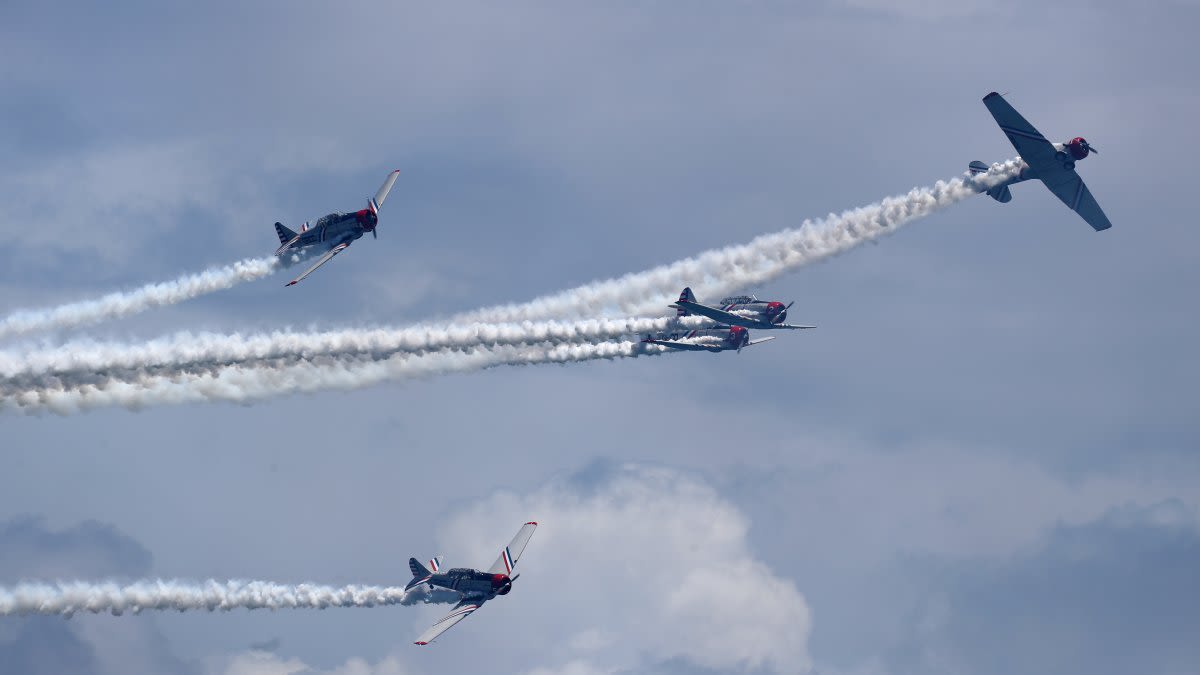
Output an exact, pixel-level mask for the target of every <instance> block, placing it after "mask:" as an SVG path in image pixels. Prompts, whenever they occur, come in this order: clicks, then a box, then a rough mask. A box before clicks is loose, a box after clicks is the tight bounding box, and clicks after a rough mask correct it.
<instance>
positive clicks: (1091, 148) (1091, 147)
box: [1083, 141, 1100, 155]
mask: <svg viewBox="0 0 1200 675" xmlns="http://www.w3.org/2000/svg"><path fill="white" fill-rule="evenodd" d="M1083 147H1085V148H1087V150H1088V152H1090V153H1092V154H1096V155H1098V154H1100V151H1099V150H1097V149H1096V147H1095V146H1094V145H1092V144H1091V143H1088V142H1087V141H1084V142H1083Z"/></svg>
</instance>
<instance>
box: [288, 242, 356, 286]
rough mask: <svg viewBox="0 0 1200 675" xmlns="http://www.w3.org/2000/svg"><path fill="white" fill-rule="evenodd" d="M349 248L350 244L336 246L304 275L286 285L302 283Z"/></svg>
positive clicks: (305, 271) (318, 259)
mask: <svg viewBox="0 0 1200 675" xmlns="http://www.w3.org/2000/svg"><path fill="white" fill-rule="evenodd" d="M349 246H350V243H349V242H342V243H340V244H338V245H337V246H334V247H333V248H331V249H329V250H328V251H326V252H325V255H323V256H321V257H320V258H317V262H315V263H313V266H312V267H310V268H308V269H306V270H304V274H301V275H300V276H298V277H296V278H295V279H292V280H291V281H289V282H287V284H285V285H287V286H295V285H296V284H298V283H300V282H301V281H303V280H304V277H306V276H308V275H310V274H312V273H313V272H316V271H317V268H318V267H320V266H321V265H324V264H325V263H327V262H329V261H330V260H333V256H335V255H337V254H339V253H341V252H342V251H345V250H346V248H347V247H349Z"/></svg>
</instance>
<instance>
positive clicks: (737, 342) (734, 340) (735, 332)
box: [725, 326, 750, 349]
mask: <svg viewBox="0 0 1200 675" xmlns="http://www.w3.org/2000/svg"><path fill="white" fill-rule="evenodd" d="M725 339H726V340H728V341H729V344H731V345H733V346H734V347H735V348H737V349H741V348H742V347H743V346H745V344H746V343H747V342H749V341H750V331H748V330H746V329H745V328H743V327H741V326H730V327H729V337H727V338H725Z"/></svg>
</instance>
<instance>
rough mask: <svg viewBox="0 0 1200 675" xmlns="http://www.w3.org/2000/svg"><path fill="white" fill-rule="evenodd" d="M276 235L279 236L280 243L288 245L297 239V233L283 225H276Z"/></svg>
mask: <svg viewBox="0 0 1200 675" xmlns="http://www.w3.org/2000/svg"><path fill="white" fill-rule="evenodd" d="M275 234H277V235H279V243H280V244H286V243H288V242H289V241H291V240H293V239H295V238H296V233H295V232H293V231H291V230H289V229H288V228H286V227H284V226H283V223H275Z"/></svg>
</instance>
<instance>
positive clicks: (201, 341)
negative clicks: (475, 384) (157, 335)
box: [0, 317, 708, 395]
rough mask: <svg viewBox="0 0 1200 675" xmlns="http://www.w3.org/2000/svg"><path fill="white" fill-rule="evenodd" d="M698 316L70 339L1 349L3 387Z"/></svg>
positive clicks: (583, 337) (553, 335)
mask: <svg viewBox="0 0 1200 675" xmlns="http://www.w3.org/2000/svg"><path fill="white" fill-rule="evenodd" d="M704 321H708V320H707V319H703V318H701V317H687V318H685V319H677V318H674V317H672V318H628V319H585V320H580V321H574V322H562V321H544V322H531V321H526V322H522V323H519V324H471V325H458V326H455V325H450V326H425V325H419V326H413V327H409V328H376V329H348V330H339V331H327V332H318V333H300V332H292V331H276V332H272V333H260V334H253V335H248V336H242V335H236V334H235V335H216V334H201V335H191V334H187V333H183V334H179V335H175V336H173V337H170V338H163V339H159V340H151V341H149V342H146V343H140V344H132V345H130V344H111V343H110V344H105V343H92V342H69V343H66V344H63V345H59V346H55V347H52V348H49V349H45V350H41V351H34V352H0V378H2V379H0V395H2V394H3V393H4V392H11V391H16V390H23V389H30V388H37V387H46V386H52V385H59V386H69V385H71V384H72V383H75V384H78V383H83V382H97V381H101V380H105V379H112V378H119V379H126V380H128V379H133V378H136V377H140V376H144V375H154V374H168V373H181V372H194V371H203V370H211V369H214V368H219V367H224V366H232V365H256V364H261V363H266V362H270V361H276V360H281V359H284V358H291V359H294V360H311V359H313V358H316V357H319V356H353V355H367V356H371V357H373V358H375V359H380V358H385V357H388V356H391V355H393V354H396V353H401V352H404V353H410V354H417V353H425V352H430V351H438V350H444V349H467V348H473V347H481V346H513V345H522V344H533V343H551V344H559V343H567V342H596V341H600V340H609V339H613V338H618V337H621V336H624V335H631V334H642V333H647V332H652V331H659V330H666V329H668V328H670V327H672V326H675V325H692V324H698V323H701V322H704Z"/></svg>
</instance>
